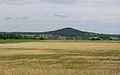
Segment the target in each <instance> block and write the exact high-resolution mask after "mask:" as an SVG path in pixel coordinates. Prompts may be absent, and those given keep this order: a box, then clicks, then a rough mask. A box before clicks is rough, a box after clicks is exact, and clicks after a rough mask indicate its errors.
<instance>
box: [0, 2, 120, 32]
mask: <svg viewBox="0 0 120 75" xmlns="http://www.w3.org/2000/svg"><path fill="white" fill-rule="evenodd" d="M65 27H73V28H76V29H79V30H83V31H92V32H99V33H115V34H120V0H0V31H7V32H8V31H9V32H11V31H12V32H13V31H28V32H30V31H31V32H38V31H40V32H43V31H49V30H56V29H61V28H65Z"/></svg>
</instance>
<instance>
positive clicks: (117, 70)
mask: <svg viewBox="0 0 120 75" xmlns="http://www.w3.org/2000/svg"><path fill="white" fill-rule="evenodd" d="M0 75H120V43H119V42H114V41H112V42H111V41H107V42H106V41H94V42H91V41H79V42H77V41H45V42H44V41H43V42H42V41H41V42H21V43H12V44H10V43H9V44H0Z"/></svg>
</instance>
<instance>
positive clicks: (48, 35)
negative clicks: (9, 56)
mask: <svg viewBox="0 0 120 75" xmlns="http://www.w3.org/2000/svg"><path fill="white" fill-rule="evenodd" d="M13 35H14V37H13ZM0 36H1V37H3V36H4V37H3V38H6V37H7V38H8V37H10V39H11V38H12V39H14V38H17V39H19V38H20V39H24V38H25V39H53V40H54V39H63V40H67V39H74V40H88V39H89V40H112V39H115V40H116V39H117V40H119V39H120V35H111V34H99V33H93V32H85V31H80V30H77V29H74V28H70V27H67V28H63V29H58V30H54V31H48V32H10V33H7V32H1V33H0ZM0 39H1V38H0Z"/></svg>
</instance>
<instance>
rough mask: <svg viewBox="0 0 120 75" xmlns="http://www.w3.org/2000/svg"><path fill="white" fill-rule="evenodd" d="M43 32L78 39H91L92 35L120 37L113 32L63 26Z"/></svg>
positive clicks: (101, 37)
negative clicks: (90, 30)
mask: <svg viewBox="0 0 120 75" xmlns="http://www.w3.org/2000/svg"><path fill="white" fill-rule="evenodd" d="M42 34H47V35H53V36H65V37H69V38H70V37H74V38H78V39H89V38H92V37H95V38H96V37H98V38H100V39H108V38H109V39H110V38H120V35H111V34H99V33H93V32H85V31H80V30H77V29H74V28H69V27H68V28H63V29H59V30H55V31H49V32H43V33H42Z"/></svg>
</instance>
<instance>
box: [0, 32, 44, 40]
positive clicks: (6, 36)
mask: <svg viewBox="0 0 120 75" xmlns="http://www.w3.org/2000/svg"><path fill="white" fill-rule="evenodd" d="M0 39H41V40H44V38H41V37H37V36H36V35H27V34H24V35H23V34H18V33H0Z"/></svg>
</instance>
